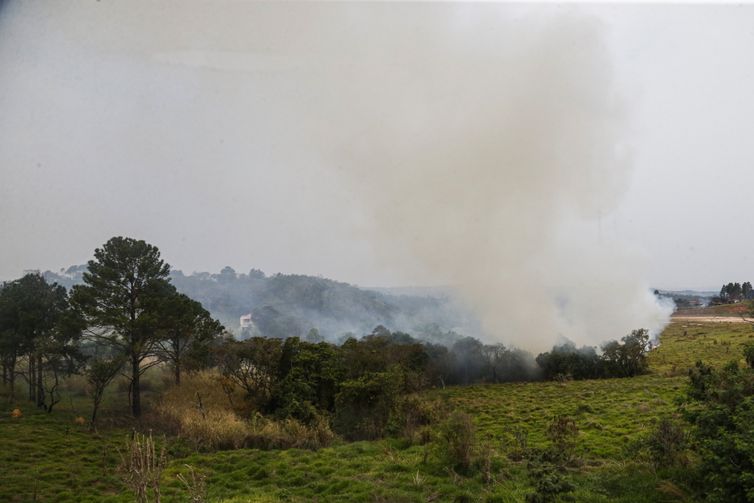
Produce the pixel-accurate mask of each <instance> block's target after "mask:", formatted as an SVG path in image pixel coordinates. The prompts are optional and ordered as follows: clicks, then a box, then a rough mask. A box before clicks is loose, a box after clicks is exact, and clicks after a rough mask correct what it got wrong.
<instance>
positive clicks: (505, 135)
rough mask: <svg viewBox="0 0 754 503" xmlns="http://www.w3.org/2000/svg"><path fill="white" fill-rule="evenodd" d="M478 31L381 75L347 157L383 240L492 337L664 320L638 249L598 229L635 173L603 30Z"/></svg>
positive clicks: (417, 44)
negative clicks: (449, 288)
mask: <svg viewBox="0 0 754 503" xmlns="http://www.w3.org/2000/svg"><path fill="white" fill-rule="evenodd" d="M476 22H477V23H478V24H476V23H471V24H470V25H468V26H460V27H456V28H457V29H456V30H455V31H454V30H452V29H449V30H447V31H446V32H444V33H443V34H442V35H443V36H441V37H440V36H434V35H436V34H433V33H420V34H419V35H418V36H417V37H416V40H415V41H414V45H413V46H411V47H406V48H404V49H403V50H402V51H400V52H398V54H399V56H398V58H399V62H398V63H397V68H403V69H405V68H410V69H412V71H410V72H406V73H405V74H402V73H401V72H400V71H397V72H393V73H391V74H385V75H384V89H383V90H382V91H380V92H378V93H377V94H376V96H374V97H372V101H371V102H372V104H373V107H374V108H373V109H371V110H370V113H371V116H370V114H366V116H367V117H368V118H369V119H371V121H372V122H371V123H368V122H367V123H368V126H367V127H366V129H365V131H363V132H362V134H360V135H358V137H356V138H353V141H352V142H351V143H350V145H349V147H348V148H347V152H348V154H347V155H348V156H350V159H351V161H352V163H353V165H354V166H358V175H359V176H358V182H357V185H358V186H359V189H360V190H359V194H360V195H362V196H363V200H364V201H365V202H366V203H367V206H368V207H369V208H370V211H371V213H370V214H371V216H372V218H371V220H370V222H369V223H370V227H369V228H370V231H373V235H372V239H373V240H374V243H375V246H376V247H377V249H378V250H379V251H380V253H381V256H383V257H384V258H385V259H386V260H388V261H389V263H392V264H395V265H396V266H399V265H401V264H411V267H415V266H416V264H417V263H418V264H420V265H421V266H422V267H424V268H425V269H426V272H427V274H428V276H429V277H433V278H435V279H436V280H437V281H439V282H446V283H448V284H451V285H454V286H455V287H456V288H457V289H458V290H459V291H460V293H461V295H462V297H463V299H465V301H466V302H467V303H468V305H469V306H470V308H471V309H472V310H474V312H476V313H477V315H478V316H479V317H480V319H481V322H482V325H483V329H484V332H485V336H486V337H487V338H488V339H489V340H497V341H503V342H506V343H510V344H513V345H516V346H518V347H523V348H527V349H532V350H541V349H545V348H549V347H550V346H551V345H552V344H553V343H554V342H556V341H557V340H558V339H560V338H563V337H565V338H568V339H570V340H572V341H574V342H575V343H577V344H579V345H580V344H598V343H600V342H603V341H605V340H608V339H613V338H619V337H621V336H622V335H625V334H626V333H628V332H629V331H630V330H631V329H634V328H640V327H645V328H649V329H650V330H653V331H655V332H657V331H658V330H659V329H661V327H662V326H663V325H664V323H666V321H667V316H668V311H667V308H666V307H662V306H660V305H659V304H658V302H657V301H656V299H655V298H654V296H653V295H652V294H651V292H650V290H649V285H648V284H647V282H646V281H645V279H644V278H645V277H644V263H643V261H642V257H641V254H640V253H639V252H638V251H637V250H634V249H632V247H631V246H630V244H629V243H623V242H619V241H617V240H616V239H614V238H609V239H608V238H605V237H603V236H602V233H601V230H600V221H601V219H602V218H603V217H605V216H607V215H609V213H610V212H611V210H612V209H613V208H614V207H615V206H616V204H617V203H618V202H619V201H620V198H621V195H622V193H623V191H624V190H625V189H626V188H627V185H628V183H629V177H630V167H631V156H630V149H629V146H628V145H626V144H624V141H623V140H624V137H625V136H626V132H627V131H628V129H627V118H626V116H625V113H624V112H625V110H624V109H623V107H622V105H621V102H620V100H619V98H618V97H617V96H616V94H615V93H614V90H613V89H614V88H613V83H612V82H611V70H610V60H609V57H608V54H607V50H606V48H605V44H604V41H603V38H602V36H601V32H600V26H599V25H597V24H596V23H594V22H593V21H591V20H588V19H582V18H577V17H571V16H564V17H550V18H549V19H546V20H545V19H542V18H539V19H538V21H531V20H529V21H525V22H524V21H522V20H521V19H516V20H510V19H509V20H508V21H502V20H499V19H498V20H495V23H489V22H484V21H482V20H480V19H477V20H476ZM472 26H473V29H472Z"/></svg>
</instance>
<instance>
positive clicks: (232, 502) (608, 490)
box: [0, 323, 754, 503]
mask: <svg viewBox="0 0 754 503" xmlns="http://www.w3.org/2000/svg"><path fill="white" fill-rule="evenodd" d="M684 334H685V335H684ZM661 342H662V344H661V345H660V346H659V348H657V349H655V350H653V351H652V353H651V356H650V362H651V370H652V372H651V373H650V374H649V375H645V376H641V377H637V378H633V379H605V380H595V381H573V382H566V383H562V384H561V383H554V382H544V383H528V384H502V385H478V386H469V387H463V388H461V387H452V388H448V389H446V390H434V391H430V392H428V393H429V394H430V395H433V396H437V397H441V398H443V399H444V400H446V401H447V402H448V404H449V406H450V407H451V408H453V409H460V410H463V411H466V412H468V413H469V414H471V415H472V416H473V417H474V420H475V423H476V426H477V429H478V433H479V436H480V438H481V439H482V442H483V443H484V444H485V445H487V446H489V447H491V448H492V449H493V450H494V451H495V452H497V453H498V455H497V456H496V458H495V462H494V464H493V467H494V470H493V471H494V475H495V482H494V483H492V484H487V483H485V482H484V481H483V480H482V477H481V475H479V474H476V475H474V476H470V477H463V476H460V475H455V474H452V473H450V472H448V470H447V469H446V467H445V466H444V465H443V463H441V462H440V461H439V460H438V458H437V457H436V456H434V455H433V453H432V452H430V453H429V456H428V457H427V459H428V462H427V463H424V462H423V460H424V458H425V449H426V448H425V447H424V446H416V445H414V446H410V445H406V444H405V443H403V442H401V441H399V440H381V441H376V442H355V443H340V444H338V445H335V446H333V447H330V448H326V449H321V450H319V451H316V452H312V451H302V450H296V449H291V450H282V451H280V450H279V451H260V450H256V449H242V450H235V451H225V452H216V453H209V454H198V453H192V452H191V450H190V449H188V448H186V447H185V446H183V445H182V444H181V443H180V442H178V441H176V440H169V447H170V449H169V450H170V455H171V461H170V465H169V467H168V469H167V470H166V472H165V473H164V477H163V486H164V489H163V493H164V498H163V501H185V500H186V498H185V494H184V493H183V492H182V489H181V486H180V484H179V482H178V480H177V479H176V474H177V473H179V472H181V471H184V470H186V467H185V466H186V465H191V466H193V467H195V468H196V469H198V470H200V471H201V472H203V473H204V474H206V475H207V477H208V479H207V482H208V488H209V496H210V500H211V501H216V502H226V503H242V502H243V503H245V502H277V501H292V502H304V501H306V502H309V501H318V502H330V501H332V502H338V501H364V502H374V501H386V502H388V501H389V502H402V501H406V502H414V501H416V502H426V501H454V500H459V501H463V498H466V501H479V502H484V501H490V502H491V501H500V502H520V501H523V500H524V498H525V495H526V494H527V493H528V492H529V491H530V487H529V483H528V480H527V475H526V467H525V464H524V463H523V462H517V461H513V460H511V459H509V457H508V456H506V455H504V453H506V452H510V451H511V450H512V449H514V448H515V446H516V440H515V436H514V433H515V432H524V433H525V434H526V438H527V439H528V444H529V445H530V446H541V445H544V444H546V439H545V435H544V432H545V429H546V427H547V424H548V423H549V421H550V420H551V419H552V418H553V417H554V416H555V415H558V414H567V415H570V416H572V417H573V418H575V420H576V423H577V425H578V427H579V437H578V438H579V442H578V445H579V456H580V458H581V459H582V460H583V466H581V467H579V468H575V469H574V470H573V473H572V474H571V477H572V480H573V482H574V484H575V485H576V490H575V492H574V496H575V498H576V501H580V502H581V501H584V502H613V501H618V502H627V503H628V502H654V501H679V499H678V496H677V494H676V493H678V494H682V490H679V489H678V488H675V487H674V486H671V485H668V483H667V481H665V480H664V478H663V474H662V473H660V474H658V473H655V472H654V470H652V469H651V468H650V466H649V465H648V464H647V463H646V462H645V461H644V459H643V458H642V456H641V455H640V454H637V453H638V452H639V451H637V449H636V446H637V444H638V442H639V441H640V439H641V438H642V437H643V436H644V435H645V434H646V433H647V432H648V431H649V429H650V428H651V427H652V425H653V424H655V422H656V421H657V420H658V418H659V417H660V416H661V415H663V414H668V413H672V412H673V411H674V410H675V408H676V405H675V403H674V401H675V399H676V397H678V396H680V395H681V394H682V392H683V390H684V389H685V380H686V379H685V377H684V375H685V373H686V371H687V369H688V368H689V367H690V366H693V364H694V362H695V361H696V360H698V359H703V360H705V361H706V362H707V363H710V364H713V365H722V364H724V363H726V362H727V361H729V360H731V359H735V360H739V359H740V357H741V345H742V344H744V343H748V342H754V330H752V328H751V327H750V326H749V325H746V324H705V325H696V324H693V323H687V324H686V325H685V326H684V325H682V324H679V323H678V324H673V325H670V326H669V327H668V328H667V329H666V330H665V332H664V333H663V335H662V339H661ZM123 400H124V397H123V396H122V393H120V394H119V393H113V396H111V397H110V402H109V403H110V406H109V407H110V408H111V411H110V415H111V416H116V415H117V413H118V411H117V410H115V409H114V407H115V404H119V403H122V401H123ZM19 404H20V406H21V407H22V409H23V410H24V417H22V418H20V419H11V418H10V417H9V411H10V408H8V409H6V410H5V411H4V412H3V414H2V416H0V442H2V444H0V445H2V449H0V467H2V469H0V501H10V502H13V501H18V502H26V501H34V499H35V498H36V501H41V502H45V501H84V502H85V501H131V497H130V495H129V494H128V493H127V492H126V490H125V488H124V487H123V486H122V484H121V482H120V481H119V480H118V478H117V476H116V475H115V474H114V469H115V466H116V465H117V461H118V454H117V450H116V449H117V447H118V446H120V445H122V443H123V440H124V439H125V437H126V435H127V432H128V431H129V427H128V425H127V424H123V425H122V426H121V427H116V426H109V427H108V428H106V429H104V430H103V431H102V433H101V435H94V434H91V433H89V432H88V431H86V429H85V428H84V427H80V426H76V425H75V424H74V423H73V418H74V417H75V416H76V415H78V414H80V413H83V412H84V411H85V410H86V409H87V407H88V405H87V402H86V399H85V398H84V397H75V398H73V399H68V398H66V399H65V400H64V401H63V403H61V404H60V405H59V408H58V409H57V410H56V411H55V412H53V414H51V415H47V414H44V413H40V412H37V411H35V410H33V408H32V407H31V406H30V405H27V404H26V403H23V402H19ZM105 422H106V423H107V421H105ZM679 491H680V492H679ZM674 494H676V495H675V496H674Z"/></svg>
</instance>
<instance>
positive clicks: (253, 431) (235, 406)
mask: <svg viewBox="0 0 754 503" xmlns="http://www.w3.org/2000/svg"><path fill="white" fill-rule="evenodd" d="M242 404H243V395H242V394H241V392H240V391H239V390H232V391H231V392H230V393H229V392H228V388H227V383H223V382H222V376H221V375H219V374H218V373H216V372H214V371H203V372H199V373H196V374H193V375H188V376H186V377H185V378H184V381H183V383H182V384H181V385H180V386H172V387H170V388H168V389H167V390H166V391H165V393H164V394H163V396H162V399H161V400H160V402H159V403H158V404H157V406H156V407H155V412H154V414H153V415H152V417H151V418H150V421H151V423H152V425H153V426H154V427H156V428H157V429H159V430H161V431H165V432H168V433H171V434H175V435H177V436H179V437H182V438H185V439H186V440H188V441H189V442H190V443H191V444H192V445H194V447H195V448H196V449H197V450H200V451H215V450H228V449H240V448H242V447H256V448H260V449H286V448H291V447H296V448H302V449H318V448H320V447H324V446H327V445H330V443H332V441H333V440H334V439H335V435H334V434H333V432H332V430H331V429H330V425H329V422H328V421H327V419H326V418H324V417H319V418H317V419H316V420H315V421H314V422H313V423H312V424H311V425H305V424H303V423H301V422H299V421H297V420H295V419H284V420H272V419H268V418H265V417H263V416H261V415H260V414H257V413H254V414H251V416H250V417H249V418H245V417H243V415H242V414H243V413H242V412H239V411H243V407H242V406H241V405H242Z"/></svg>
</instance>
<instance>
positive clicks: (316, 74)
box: [0, 0, 754, 288]
mask: <svg viewBox="0 0 754 503" xmlns="http://www.w3.org/2000/svg"><path fill="white" fill-rule="evenodd" d="M0 5H1V6H2V7H0V236H2V241H1V243H0V278H4V279H10V278H13V277H16V276H17V275H19V274H20V273H21V271H22V270H23V269H57V268H60V267H64V266H68V265H71V264H78V263H82V262H84V261H86V260H88V259H89V258H90V257H91V254H92V251H93V249H94V248H95V247H96V246H99V245H101V244H102V243H104V242H105V241H106V240H107V239H108V238H109V237H111V236H114V235H127V236H132V237H138V238H142V239H145V240H147V241H149V242H152V243H153V244H156V245H157V246H159V248H160V249H161V250H162V253H163V257H164V258H165V259H166V260H168V261H169V262H170V263H171V264H172V265H173V266H174V267H175V268H179V269H182V270H184V271H185V272H191V271H195V270H196V271H203V270H209V271H216V270H219V269H220V268H221V267H222V266H224V265H230V266H232V267H234V268H235V269H236V270H238V271H247V270H248V269H250V268H252V267H255V268H261V269H263V270H264V271H266V272H268V273H271V272H277V271H282V272H299V273H305V274H321V275H324V276H328V277H333V278H336V279H340V280H343V281H348V282H352V283H357V284H361V285H374V286H377V285H400V284H419V283H424V284H431V283H433V282H435V281H434V278H433V276H432V274H431V271H430V272H427V271H425V270H423V269H422V267H421V264H420V263H418V262H417V263H416V268H412V267H402V268H400V269H398V268H396V267H394V262H391V260H389V259H386V258H385V257H384V256H383V255H382V253H381V252H379V251H378V250H377V249H378V248H379V247H377V246H375V242H374V239H375V237H374V235H373V234H371V233H370V232H369V231H368V230H365V229H368V228H369V227H370V219H371V218H372V216H371V210H372V208H370V207H369V204H371V203H369V201H370V198H368V197H365V196H364V194H363V193H360V192H359V190H357V189H356V188H355V185H354V183H353V173H354V172H355V171H354V170H356V168H355V167H354V166H353V165H352V164H353V163H354V162H355V161H354V158H353V156H351V155H350V154H349V149H348V147H349V145H352V144H353V143H359V144H364V143H366V144H368V143H369V138H370V135H380V131H379V129H380V123H381V121H384V122H385V123H386V124H388V123H390V121H401V122H402V123H407V124H411V123H412V121H419V119H420V118H421V117H419V118H417V114H416V113H415V111H414V110H413V109H412V104H413V103H416V101H417V100H419V101H421V100H423V99H424V98H422V97H423V96H425V95H426V94H429V98H426V100H427V101H426V102H424V101H422V103H426V105H427V106H428V107H432V106H433V104H434V103H445V102H446V101H448V100H450V101H452V100H453V99H454V94H453V93H454V92H457V93H480V94H481V95H483V96H484V98H485V100H487V101H489V102H490V103H494V101H495V100H496V96H500V97H501V99H503V97H504V98H505V99H508V100H510V99H511V98H510V96H506V92H507V90H506V89H491V88H490V86H486V81H485V80H484V79H483V78H479V81H478V82H477V80H475V79H477V78H478V75H475V74H474V73H472V72H471V71H469V73H468V74H463V75H460V77H459V80H458V83H459V86H458V88H457V89H456V90H455V91H454V89H453V88H452V86H450V87H438V86H431V88H428V87H427V86H426V84H427V83H428V82H430V83H432V82H433V79H436V78H439V77H441V76H437V75H434V74H433V73H432V69H436V68H442V67H443V66H444V65H445V62H447V65H448V66H449V67H450V68H453V65H455V64H457V63H461V62H462V61H461V59H460V58H461V57H463V58H464V61H463V62H465V60H466V59H468V58H469V57H471V58H473V57H474V55H475V53H474V52H473V51H471V50H470V49H469V47H468V46H465V45H464V51H463V52H458V47H457V46H456V45H455V44H456V43H457V44H459V45H463V44H466V42H467V41H469V40H476V37H488V38H490V37H491V38H490V39H491V40H494V37H495V36H497V35H496V33H495V32H496V30H497V29H499V30H506V29H507V27H510V26H518V31H517V32H516V33H521V34H522V35H520V36H521V37H523V38H526V37H527V36H528V35H527V34H528V27H531V31H532V32H536V31H537V30H538V26H539V25H538V23H539V22H540V21H541V20H543V19H557V18H558V17H559V16H567V17H569V18H582V17H583V18H585V19H588V22H589V23H591V24H592V25H594V26H597V27H598V31H599V33H600V36H599V37H598V38H595V40H594V44H599V45H601V46H604V50H605V51H606V53H607V54H608V55H609V57H608V58H607V61H606V62H605V65H607V67H608V68H607V71H608V72H609V73H610V75H611V79H610V81H611V83H610V86H611V88H610V91H609V92H610V93H611V95H612V94H614V95H615V97H616V100H618V101H620V103H621V104H622V110H623V115H624V118H623V119H622V124H623V125H622V127H621V130H620V134H621V136H622V138H620V140H619V141H620V143H621V145H626V146H628V150H629V152H630V171H629V172H628V174H627V176H625V177H622V178H620V179H619V180H617V183H620V185H621V187H620V189H621V190H618V191H616V193H615V198H616V201H617V207H615V208H608V209H607V210H606V211H605V214H604V215H602V216H601V217H600V218H595V219H594V220H593V222H592V223H591V224H590V225H591V226H592V228H593V231H590V232H594V233H595V234H596V235H597V236H598V238H599V239H600V240H607V241H614V242H616V243H626V244H627V245H628V246H630V247H631V248H632V249H634V250H636V252H637V253H638V254H639V255H641V256H643V260H644V261H645V262H646V267H645V273H646V274H647V276H648V277H647V278H645V279H646V280H647V281H648V282H649V283H650V284H651V285H653V286H656V287H660V288H718V287H719V285H720V284H721V283H723V282H727V281H743V280H753V279H754V253H753V250H754V232H751V231H750V229H749V227H750V226H749V221H748V216H749V214H750V212H749V209H750V207H751V205H752V200H751V189H752V186H754V162H753V161H754V127H753V125H754V95H752V90H754V57H752V54H754V7H753V6H653V5H635V6H617V5H615V6H611V5H602V6H588V7H587V6H574V5H568V6H565V7H557V6H544V7H542V6H539V7H532V6H511V5H491V4H484V5H479V4H475V5H472V4H456V5H453V4H425V3H421V4H410V5H400V4H364V3H358V4H346V3H327V4H311V3H308V4H291V3H275V4H264V3H250V2H242V1H226V2H220V1H212V2H209V1H207V2H202V1H188V0H181V1H176V2H154V1H148V2H147V1H144V2H137V1H134V0H128V1H126V0H123V1H114V0H102V1H94V0H91V1H77V2H76V1H67V2H53V1H38V2H31V1H20V0H17V1H13V0H11V1H6V2H4V3H3V2H0ZM498 27H499V28H498ZM521 27H523V28H521ZM501 40H502V41H504V42H505V43H506V44H515V43H516V42H515V40H512V39H511V38H510V37H507V38H506V37H503V38H501ZM501 43H502V42H501ZM525 44H526V42H525V41H524V40H522V46H525ZM472 47H473V46H472ZM502 49H503V48H502V47H501V50H502ZM459 54H460V56H459ZM485 54H487V53H480V54H479V58H480V60H479V61H477V62H475V63H476V64H478V65H481V66H482V67H483V65H484V64H485V60H484V59H482V58H485V57H486V56H485ZM531 58H532V59H533V60H536V58H537V54H536V53H532V54H531ZM424 62H426V63H427V65H426V67H425V65H424ZM497 63H499V60H498V59H494V61H491V63H490V64H491V65H492V64H497ZM478 67H479V66H468V67H464V66H463V65H459V72H461V71H464V69H468V68H472V69H473V68H478ZM491 70H492V71H494V70H495V68H492V69H491ZM531 85H532V86H535V87H536V86H537V85H539V83H537V82H532V83H531ZM438 89H439V91H438ZM547 89H548V88H547V87H546V86H545V87H544V88H543V92H547ZM385 90H387V91H385ZM425 91H426V92H425ZM435 91H437V92H438V93H440V94H437V95H433V94H432V93H433V92H435ZM383 92H389V93H390V94H389V95H390V97H391V99H390V101H385V100H383V99H381V98H380V95H381V93H383ZM417 96H418V97H420V98H417V99H413V97H417ZM373 97H375V99H374V100H373V99H372V98H373ZM386 103H388V104H389V106H386ZM367 118H368V120H367ZM446 118H447V120H448V121H453V120H454V117H452V116H448V117H446ZM443 119H445V117H443ZM417 124H419V125H420V126H421V127H422V128H423V129H424V130H426V129H427V123H426V122H421V123H420V122H417ZM417 127H419V126H417ZM430 129H431V124H430ZM459 141H463V140H462V139H461V140H459ZM564 169H567V168H564ZM459 183H461V182H460V181H459ZM377 189H378V188H377V187H375V190H377ZM362 190H363V189H362ZM379 190H386V188H385V187H384V186H380V187H379ZM365 201H367V202H365ZM606 207H607V206H606ZM501 232H505V229H501ZM382 245H384V243H382ZM387 245H388V246H389V245H390V243H387ZM396 246H397V247H399V246H400V244H399V243H397V244H396ZM406 260H410V259H408V258H407V259H406ZM412 271H413V272H412Z"/></svg>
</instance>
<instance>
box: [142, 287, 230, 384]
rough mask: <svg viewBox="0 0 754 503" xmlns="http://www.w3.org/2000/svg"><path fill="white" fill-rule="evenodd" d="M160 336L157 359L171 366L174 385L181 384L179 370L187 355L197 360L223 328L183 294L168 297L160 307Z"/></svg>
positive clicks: (183, 364)
mask: <svg viewBox="0 0 754 503" xmlns="http://www.w3.org/2000/svg"><path fill="white" fill-rule="evenodd" d="M161 313H162V316H161V321H160V323H161V325H162V327H163V329H162V332H163V334H162V337H160V338H159V339H158V341H157V354H158V355H159V357H160V359H161V360H162V361H164V362H167V363H168V364H169V365H170V366H172V367H173V372H174V375H175V384H176V385H180V384H181V370H182V369H183V368H184V366H185V365H186V360H187V359H189V358H190V356H192V355H193V356H195V358H194V359H195V360H199V359H200V357H201V355H202V354H206V353H207V352H209V344H210V342H212V340H214V339H215V338H216V337H217V336H219V335H220V334H221V333H222V332H223V330H224V327H223V326H222V325H221V324H220V322H219V321H216V320H214V319H212V317H211V316H210V314H209V312H208V311H207V310H206V309H204V308H203V307H202V305H201V304H200V303H199V302H197V301H195V300H193V299H191V298H190V297H188V296H186V295H184V294H182V293H174V294H172V295H170V296H169V297H168V298H166V299H165V301H164V302H163V303H162V306H161Z"/></svg>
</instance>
